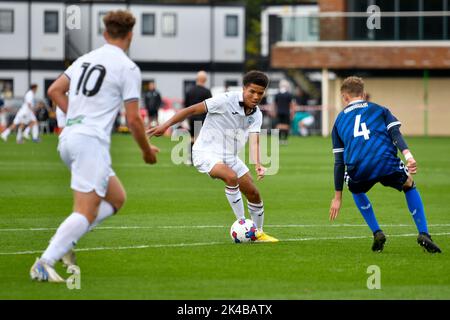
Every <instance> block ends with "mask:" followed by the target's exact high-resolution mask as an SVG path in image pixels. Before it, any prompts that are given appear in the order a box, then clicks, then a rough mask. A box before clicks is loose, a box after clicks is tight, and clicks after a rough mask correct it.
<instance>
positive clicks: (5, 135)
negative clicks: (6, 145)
mask: <svg viewBox="0 0 450 320" xmlns="http://www.w3.org/2000/svg"><path fill="white" fill-rule="evenodd" d="M10 133H11V129H10V128H6V129H5V130H4V131H3V132H2V137H3V138H5V140H6V139H8V136H9V134H10Z"/></svg>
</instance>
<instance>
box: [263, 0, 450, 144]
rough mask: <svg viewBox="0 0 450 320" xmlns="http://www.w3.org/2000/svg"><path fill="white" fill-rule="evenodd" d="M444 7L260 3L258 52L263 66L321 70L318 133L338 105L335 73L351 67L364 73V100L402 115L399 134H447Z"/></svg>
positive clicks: (449, 47) (398, 1)
mask: <svg viewBox="0 0 450 320" xmlns="http://www.w3.org/2000/svg"><path fill="white" fill-rule="evenodd" d="M371 5H376V6H378V9H379V10H380V11H376V10H375V11H373V7H372V10H370V8H369V7H370V6H371ZM448 8H449V2H448V1H447V0H433V1H424V0H408V1H403V0H392V1H380V0H378V1H375V0H367V1H366V0H319V1H318V2H317V4H316V5H315V6H314V5H313V6H311V5H309V6H305V5H297V6H284V7H268V8H266V10H265V11H264V13H263V15H262V16H263V20H262V22H263V30H262V37H263V38H264V39H263V40H261V41H262V43H263V46H262V51H261V54H262V56H263V58H264V57H268V58H269V59H270V60H269V61H270V67H271V68H275V69H280V68H281V69H284V70H297V71H311V70H315V71H320V72H321V77H320V78H321V79H320V83H319V86H320V90H321V96H322V97H323V103H322V107H323V113H322V115H323V116H322V134H323V135H328V134H329V132H330V127H331V125H332V123H333V122H334V118H335V116H336V115H337V113H338V112H339V111H340V110H341V108H342V105H341V102H340V94H339V88H340V84H341V82H342V80H343V79H344V78H345V77H346V76H349V75H354V74H355V75H360V76H363V77H364V79H365V83H366V88H367V91H368V92H369V93H370V97H371V99H373V100H374V101H376V102H378V103H380V104H383V105H386V106H388V107H389V108H390V109H391V110H392V111H393V113H394V114H395V115H397V116H398V117H399V119H401V120H403V122H404V123H405V125H404V126H403V127H402V131H403V132H404V133H406V134H408V135H428V134H429V135H449V134H450V126H448V125H447V123H449V121H450V106H449V105H448V103H447V101H449V99H450V91H449V90H446V88H448V87H449V86H450V71H449V68H450V41H449V35H450V27H449V26H450V23H449V22H450V20H449V15H448V13H449V12H448V11H447V10H448ZM368 9H369V13H367V11H368ZM375 9H376V8H375ZM371 17H372V18H371ZM264 19H265V20H266V26H268V28H264ZM370 19H371V20H370ZM377 22H378V23H379V28H377V25H376V23H377ZM315 78H316V79H317V73H316V77H315ZM311 79H312V78H310V81H311Z"/></svg>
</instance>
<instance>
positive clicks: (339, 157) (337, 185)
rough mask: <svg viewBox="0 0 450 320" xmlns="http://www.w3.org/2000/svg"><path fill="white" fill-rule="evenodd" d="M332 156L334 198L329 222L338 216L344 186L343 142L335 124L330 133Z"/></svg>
mask: <svg viewBox="0 0 450 320" xmlns="http://www.w3.org/2000/svg"><path fill="white" fill-rule="evenodd" d="M332 140H333V154H334V190H335V191H334V198H333V199H332V200H331V206H330V220H334V219H336V218H337V216H338V215H339V210H340V209H341V204H342V189H343V186H344V175H345V162H344V142H343V141H342V139H341V137H340V136H339V133H338V130H337V128H336V124H335V126H334V127H333V132H332Z"/></svg>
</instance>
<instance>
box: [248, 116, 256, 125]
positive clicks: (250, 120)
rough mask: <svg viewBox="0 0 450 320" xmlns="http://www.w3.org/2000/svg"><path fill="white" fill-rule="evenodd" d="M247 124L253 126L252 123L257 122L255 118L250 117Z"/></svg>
mask: <svg viewBox="0 0 450 320" xmlns="http://www.w3.org/2000/svg"><path fill="white" fill-rule="evenodd" d="M247 122H248V124H249V125H250V124H252V123H254V122H255V118H253V117H248V119H247Z"/></svg>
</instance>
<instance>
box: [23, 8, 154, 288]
mask: <svg viewBox="0 0 450 320" xmlns="http://www.w3.org/2000/svg"><path fill="white" fill-rule="evenodd" d="M103 21H104V23H105V27H106V30H105V32H104V34H103V35H104V37H105V39H106V42H107V44H105V45H104V46H102V47H101V48H99V49H96V50H94V51H91V52H90V53H88V54H86V55H84V56H82V57H80V58H78V59H77V60H76V61H75V62H74V63H73V64H72V65H71V66H70V67H69V68H68V69H67V70H66V71H65V72H64V74H63V75H61V76H60V77H59V78H58V79H57V80H56V81H55V82H54V83H53V84H52V85H51V86H50V88H49V90H48V95H49V97H50V98H51V99H52V100H53V101H54V102H55V103H56V104H57V105H58V106H59V107H60V108H61V110H63V111H64V112H65V113H66V115H67V123H66V127H65V128H64V130H63V132H62V133H61V135H60V136H59V145H58V151H59V153H60V155H61V158H62V160H63V161H64V162H65V163H66V165H67V166H68V167H69V169H70V170H71V188H72V190H73V194H74V207H73V208H74V209H73V213H72V214H71V215H70V216H69V217H68V218H67V219H66V220H65V221H64V222H63V223H62V224H61V225H60V226H59V228H58V229H57V231H56V233H55V235H54V236H53V238H52V240H51V241H50V244H49V246H48V247H47V249H46V250H45V252H44V253H43V255H42V256H41V257H40V258H38V259H37V260H36V262H35V264H34V265H33V266H32V268H31V270H30V276H31V278H32V279H36V280H39V281H49V282H63V281H64V279H62V278H61V277H60V276H59V275H58V274H57V273H56V271H55V269H54V264H55V263H56V262H57V261H59V260H60V259H63V262H64V263H65V264H66V265H73V264H75V263H76V262H75V259H74V254H73V251H72V249H73V247H74V245H75V244H76V243H77V242H78V240H79V239H80V238H81V237H82V236H83V235H84V234H85V233H86V232H88V231H89V230H91V229H92V228H94V227H95V226H96V225H98V224H99V223H100V222H102V221H103V220H104V219H106V218H108V217H110V216H112V215H113V214H114V213H116V212H117V210H119V209H120V208H121V207H122V205H123V204H124V202H125V196H126V195H125V190H124V188H123V186H122V184H121V182H120V180H119V179H118V178H117V176H116V175H115V173H114V171H113V170H112V167H111V156H110V154H109V148H110V139H111V129H112V126H113V123H114V120H115V119H116V116H117V114H118V112H119V110H120V107H121V105H122V103H124V104H125V109H126V113H127V122H128V126H129V128H130V130H131V133H132V134H133V137H134V139H135V140H136V142H137V143H138V145H139V147H140V149H141V150H142V155H143V159H144V161H145V162H146V163H148V164H153V163H155V162H156V153H157V152H158V151H159V150H158V148H156V147H154V146H151V145H150V144H149V142H148V140H147V137H146V135H145V130H144V124H143V122H142V119H141V117H140V114H139V98H140V95H141V73H140V70H139V68H138V66H137V65H136V64H135V63H134V62H133V61H131V60H130V59H129V58H128V57H127V55H126V54H125V51H126V50H128V48H129V46H130V43H131V39H132V36H133V33H132V29H133V26H134V24H135V21H136V20H135V18H134V17H133V15H132V14H131V13H129V12H127V11H112V12H109V13H108V14H107V15H106V16H105V17H104V19H103ZM67 91H69V96H67V95H66V92H67Z"/></svg>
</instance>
